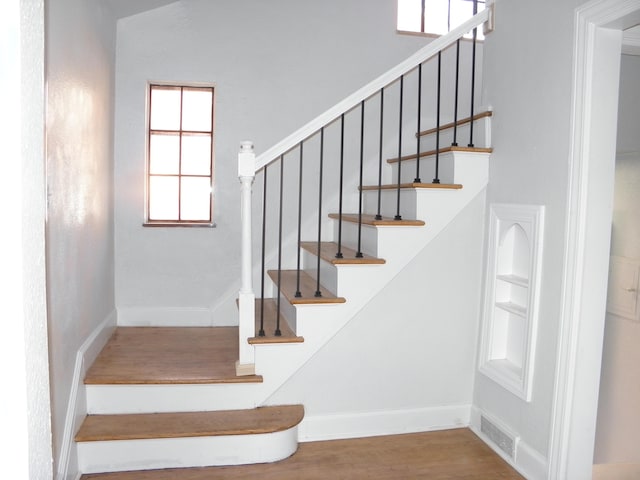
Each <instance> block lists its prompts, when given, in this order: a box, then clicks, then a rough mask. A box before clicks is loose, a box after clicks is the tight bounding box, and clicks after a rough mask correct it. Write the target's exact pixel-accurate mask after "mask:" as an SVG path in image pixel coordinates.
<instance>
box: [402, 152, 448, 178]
mask: <svg viewBox="0 0 640 480" xmlns="http://www.w3.org/2000/svg"><path fill="white" fill-rule="evenodd" d="M435 165H436V160H435V156H431V157H423V158H421V159H420V181H421V183H431V182H432V181H433V179H434V177H435V171H436V170H435V168H436V167H435ZM391 167H392V172H393V173H392V177H391V178H392V179H393V183H396V182H397V181H398V162H395V163H392V164H391ZM453 169H454V165H453V162H452V160H451V156H450V154H448V153H443V154H441V155H440V157H439V159H438V178H439V179H440V183H454V171H453ZM400 170H401V180H400V183H412V182H414V181H415V178H416V160H415V159H411V160H403V161H402V168H401V169H400Z"/></svg>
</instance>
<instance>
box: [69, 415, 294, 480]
mask: <svg viewBox="0 0 640 480" xmlns="http://www.w3.org/2000/svg"><path fill="white" fill-rule="evenodd" d="M234 412H235V411H226V412H216V413H217V414H219V415H220V421H221V422H222V423H225V424H227V426H226V427H224V428H222V429H220V430H216V429H215V428H214V429H210V428H196V429H195V430H196V431H194V432H192V433H193V436H184V435H183V434H184V433H185V432H184V430H185V428H184V427H179V430H183V432H182V433H180V435H181V436H166V432H165V436H159V437H152V438H151V437H145V438H135V439H134V438H128V439H117V440H116V439H112V440H92V441H80V442H78V444H77V447H78V466H79V470H80V471H81V472H82V473H109V472H119V471H135V470H151V469H163V468H183V467H204V466H223V465H244V464H253V463H266V462H275V461H278V460H282V459H284V458H287V457H289V456H291V455H293V454H294V453H295V452H296V450H297V448H298V425H299V423H300V422H301V421H302V418H303V417H304V408H303V407H302V406H301V405H292V406H279V407H259V408H257V409H253V410H251V411H247V412H246V413H247V414H248V415H249V417H256V418H257V417H263V420H265V419H266V424H265V425H258V424H255V425H253V424H252V423H253V420H255V418H254V419H253V420H251V419H245V422H244V423H246V424H247V425H244V426H242V427H238V428H233V427H231V428H230V427H229V425H230V424H232V423H233V420H229V419H228V418H227V419H225V418H224V417H225V416H226V417H230V416H234V415H242V413H239V412H235V413H234ZM202 413H208V412H202ZM281 414H282V417H283V418H282V422H279V421H277V420H278V419H277V417H279V416H280V415H281ZM148 415H156V414H148ZM160 415H162V414H160ZM165 415H166V414H165ZM169 415H171V416H172V417H173V419H172V420H173V421H176V420H179V416H180V414H177V413H174V414H169ZM191 415H194V413H192V414H191ZM138 417H141V416H140V415H138ZM149 418H150V417H147V419H143V420H148V419H149ZM122 420H123V421H125V423H126V419H122ZM187 423H189V422H187ZM196 423H197V421H196ZM214 423H215V422H214ZM200 427H202V426H200ZM131 428H133V427H131ZM81 431H82V429H81ZM80 434H81V432H79V438H82V436H81V435H80ZM118 436H119V437H122V436H123V435H118Z"/></svg>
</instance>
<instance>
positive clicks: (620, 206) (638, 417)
mask: <svg viewBox="0 0 640 480" xmlns="http://www.w3.org/2000/svg"><path fill="white" fill-rule="evenodd" d="M638 79H640V56H631V55H623V56H622V63H621V68H620V99H619V109H618V138H617V150H618V156H617V159H616V180H615V199H614V209H613V226H612V231H611V255H615V256H622V257H627V258H630V259H635V260H640V217H639V216H638V205H640V137H639V136H638V123H639V122H640V88H639V87H638ZM638 345H640V323H638V322H633V321H631V320H629V319H625V318H622V317H619V316H617V315H614V314H607V317H606V327H605V338H604V350H603V354H602V373H601V383H600V397H599V403H598V424H597V433H596V447H595V454H594V463H624V462H626V463H640V450H639V449H638V445H640V411H639V410H638V405H640V349H639V348H638Z"/></svg>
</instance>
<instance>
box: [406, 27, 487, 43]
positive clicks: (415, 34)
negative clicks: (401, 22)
mask: <svg viewBox="0 0 640 480" xmlns="http://www.w3.org/2000/svg"><path fill="white" fill-rule="evenodd" d="M396 33H397V34H398V35H409V36H413V37H423V38H440V37H442V35H444V34H437V33H427V32H413V31H411V30H396ZM460 40H462V41H463V42H473V38H466V37H462V38H460ZM476 42H478V43H484V38H477V39H476Z"/></svg>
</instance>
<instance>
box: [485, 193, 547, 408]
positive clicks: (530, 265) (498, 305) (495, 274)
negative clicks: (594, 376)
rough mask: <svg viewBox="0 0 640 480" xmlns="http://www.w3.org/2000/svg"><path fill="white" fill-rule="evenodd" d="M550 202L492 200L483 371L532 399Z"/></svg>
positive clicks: (501, 383) (505, 386)
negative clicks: (544, 230) (545, 218)
mask: <svg viewBox="0 0 640 480" xmlns="http://www.w3.org/2000/svg"><path fill="white" fill-rule="evenodd" d="M543 214H544V207H542V206H537V205H492V206H491V216H490V232H489V241H488V248H489V251H488V256H487V258H488V261H487V277H486V282H485V305H484V313H483V327H482V328H483V334H482V344H481V357H480V372H482V373H483V374H485V375H486V376H488V377H489V378H491V379H492V380H494V381H495V382H497V383H498V384H500V385H502V386H503V387H504V388H506V389H507V390H509V391H510V392H512V393H514V394H516V395H518V396H519V397H521V398H523V399H525V400H527V401H528V400H529V399H530V391H531V388H530V387H531V380H532V378H533V363H534V362H533V356H534V354H535V338H536V325H537V304H538V287H539V279H540V254H541V251H542V221H543Z"/></svg>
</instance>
